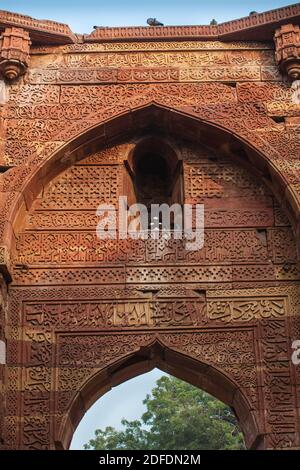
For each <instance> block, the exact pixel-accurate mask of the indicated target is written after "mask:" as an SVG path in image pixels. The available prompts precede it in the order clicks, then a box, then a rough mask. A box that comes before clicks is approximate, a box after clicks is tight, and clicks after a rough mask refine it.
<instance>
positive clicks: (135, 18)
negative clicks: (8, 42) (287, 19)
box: [0, 0, 297, 33]
mask: <svg viewBox="0 0 300 470" xmlns="http://www.w3.org/2000/svg"><path fill="white" fill-rule="evenodd" d="M293 3H297V2H293V0H290V1H286V2H285V1H280V0H264V1H257V0H255V1H254V0H253V1H241V0H234V1H224V0H210V1H209V2H203V1H200V0H184V1H183V0H84V1H82V0H69V1H63V0H51V1H44V2H41V0H30V1H28V0H26V1H25V0H4V1H1V0H0V9H2V10H9V11H15V12H18V13H24V14H27V15H30V16H34V17H35V18H41V19H52V20H56V21H60V22H62V23H67V24H69V26H70V27H71V29H72V30H73V31H74V32H76V33H89V32H91V31H92V28H93V26H94V25H97V26H122V25H123V26H132V25H145V24H146V19H147V18H149V17H155V18H158V19H159V20H160V21H162V22H163V23H164V24H166V25H176V24H208V23H209V22H210V21H211V19H212V18H215V19H216V20H217V21H219V22H223V21H228V20H232V19H236V18H240V17H243V16H247V15H248V14H249V12H250V11H253V10H255V11H258V12H262V11H266V10H272V9H274V8H279V7H282V6H285V5H290V4H293Z"/></svg>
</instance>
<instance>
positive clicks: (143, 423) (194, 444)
mask: <svg viewBox="0 0 300 470" xmlns="http://www.w3.org/2000/svg"><path fill="white" fill-rule="evenodd" d="M143 403H144V405H145V406H146V411H145V413H144V414H143V415H142V417H141V419H140V420H136V421H128V420H126V419H123V420H122V429H121V430H116V429H115V428H113V427H106V428H105V429H104V430H102V429H97V430H96V431H95V438H94V439H91V440H90V441H89V443H88V444H86V445H85V446H84V448H85V449H86V450H90V449H95V450H205V449H207V450H209V449H216V450H235V449H244V448H245V447H244V441H243V436H242V434H241V432H240V431H239V429H238V424H237V420H236V418H235V415H234V413H233V412H232V410H231V409H230V408H229V407H228V406H226V405H224V404H223V403H221V402H220V401H218V400H216V399H215V398H213V397H212V396H210V395H208V394H207V393H205V392H203V391H202V390H199V389H198V388H196V387H193V386H192V385H190V384H188V383H186V382H183V381H181V380H179V379H176V378H175V377H169V376H163V377H161V378H160V379H159V380H158V381H157V382H156V386H155V388H153V390H152V392H151V395H147V396H146V398H145V400H144V401H143Z"/></svg>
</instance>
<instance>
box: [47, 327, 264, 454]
mask: <svg viewBox="0 0 300 470" xmlns="http://www.w3.org/2000/svg"><path fill="white" fill-rule="evenodd" d="M212 335H214V333H213V332H212V331H211V332H209V334H207V335H206V334H204V337H205V339H204V341H199V339H200V338H199V336H198V337H197V335H193V333H187V334H186V335H185V337H184V338H183V341H182V343H181V344H180V342H179V341H178V334H176V333H166V332H163V333H161V334H156V333H155V332H152V333H150V334H149V335H148V336H147V338H146V337H145V336H144V337H143V339H142V342H143V346H140V341H141V338H140V336H139V335H124V336H123V338H122V339H121V344H124V345H126V347H125V351H124V354H123V355H122V356H119V355H118V354H119V353H117V354H114V353H115V351H112V353H111V357H110V360H109V361H108V363H107V364H106V365H105V367H102V368H101V369H99V370H97V371H96V372H93V373H92V374H90V375H89V376H88V374H89V372H87V374H86V376H87V377H88V378H87V379H85V380H84V379H83V381H82V385H81V389H80V391H78V392H77V393H76V395H74V397H73V400H72V402H70V403H69V408H68V410H67V413H66V414H65V415H64V419H62V420H61V419H60V417H58V418H57V421H56V434H55V446H56V448H57V449H66V448H68V447H69V444H70V441H71V439H72V436H73V433H74V431H75V429H76V427H77V425H78V424H79V421H80V420H81V418H82V417H83V415H84V413H85V412H86V411H87V410H88V409H89V408H90V406H92V405H93V404H94V403H95V401H96V400H98V399H99V398H100V397H101V396H102V395H104V394H105V393H107V392H108V391H109V390H110V389H111V388H112V387H116V386H117V385H120V384H121V383H122V382H124V381H126V380H130V379H132V378H134V377H136V376H138V375H141V374H144V373H147V372H149V371H151V370H152V369H154V368H159V369H160V370H162V371H163V372H166V373H169V374H171V375H173V376H175V377H177V378H179V379H181V380H185V381H187V382H189V383H191V384H192V385H194V386H196V387H199V388H201V389H202V390H205V391H206V392H207V393H210V394H213V395H214V396H216V397H217V398H218V399H219V400H221V401H223V402H224V403H226V404H227V405H228V406H231V407H232V408H234V410H235V413H236V414H237V417H238V420H239V423H240V426H241V430H242V431H243V433H244V435H245V441H246V444H247V446H248V447H249V448H251V447H253V448H258V447H259V445H261V444H262V442H261V441H260V440H262V441H263V436H262V435H260V430H261V429H260V427H259V425H258V424H257V422H256V418H257V417H258V415H257V412H256V411H255V409H254V408H255V406H253V401H252V399H251V398H250V399H249V397H247V396H246V394H247V391H246V394H245V393H244V392H243V391H242V390H241V389H240V387H239V385H238V384H237V383H236V382H235V381H234V380H233V378H232V377H230V376H229V375H228V373H227V372H226V371H224V370H222V369H218V368H217V367H218V365H217V367H214V366H212V365H209V364H208V363H205V362H203V359H204V358H206V357H205V356H207V355H206V354H203V358H201V360H200V359H199V358H200V355H199V356H198V358H196V357H195V356H191V355H189V354H188V353H187V350H186V347H185V346H186V344H185V343H186V340H187V339H188V340H189V341H191V342H192V343H193V344H194V345H195V346H196V345H197V344H198V345H199V347H202V351H204V350H205V346H207V345H208V344H209V343H210V341H211V339H212ZM246 335H247V333H246ZM229 336H230V335H229ZM101 338H102V341H103V342H104V343H107V344H108V343H110V342H111V341H112V338H111V337H109V336H102V337H101V336H100V337H98V342H99V344H100V342H101ZM86 339H87V338H86ZM224 339H225V338H224ZM228 340H229V343H228V342H226V345H228V344H230V341H231V339H230V338H229V337H228ZM225 341H226V339H225ZM129 343H131V347H130V346H129ZM172 343H174V344H172ZM200 344H201V346H200ZM174 345H175V346H174ZM241 347H242V344H241ZM126 349H128V351H126ZM232 353H233V351H230V352H229V353H228V351H227V354H228V357H230V355H231V354H232ZM240 353H241V354H242V355H244V356H245V354H247V352H246V351H240ZM82 361H83V362H82V363H84V357H82ZM214 362H215V364H217V357H216V356H214V357H211V358H210V364H212V363H214ZM242 362H243V359H241V363H242ZM58 380H65V377H60V378H59V379H58ZM58 400H60V398H59V397H58ZM62 402H64V400H63V397H62ZM60 411H63V407H62V408H61V409H60Z"/></svg>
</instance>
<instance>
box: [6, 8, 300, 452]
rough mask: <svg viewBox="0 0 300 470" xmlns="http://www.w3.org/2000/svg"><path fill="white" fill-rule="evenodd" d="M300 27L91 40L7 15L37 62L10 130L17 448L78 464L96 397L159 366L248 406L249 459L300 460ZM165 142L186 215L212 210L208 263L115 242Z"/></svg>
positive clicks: (9, 307) (10, 112)
mask: <svg viewBox="0 0 300 470" xmlns="http://www.w3.org/2000/svg"><path fill="white" fill-rule="evenodd" d="M298 13H299V7H298V6H292V7H288V8H283V9H282V10H278V11H277V10H275V11H273V12H270V13H269V14H264V13H262V14H257V15H251V16H250V17H249V18H246V19H243V20H237V21H235V22H230V23H227V24H221V25H218V26H191V27H189V26H187V27H171V26H170V27H162V28H154V29H153V28H146V27H145V28H140V27H134V28H104V29H103V28H96V29H95V31H94V32H93V33H92V34H90V35H84V36H82V37H81V36H80V42H78V37H77V36H75V35H73V33H72V32H71V31H70V30H69V28H68V27H67V26H66V25H62V24H59V23H54V22H48V21H40V22H38V21H36V20H33V19H31V18H29V17H24V16H22V15H16V14H10V13H7V14H6V13H5V12H3V13H2V14H1V15H2V17H3V18H4V19H5V18H6V21H7V24H8V25H9V24H10V22H11V21H13V22H14V25H17V27H18V28H19V30H23V29H24V30H25V31H28V35H29V36H30V37H31V39H32V40H33V43H34V44H33V47H32V49H31V50H30V69H29V70H28V72H27V74H26V77H25V78H24V80H18V81H15V82H13V83H11V85H10V87H9V101H8V102H7V103H6V104H5V106H2V109H1V116H0V158H1V165H2V166H3V167H7V166H9V167H12V168H10V169H9V170H8V171H7V172H5V173H3V174H2V175H1V178H0V185H1V191H0V192H1V197H0V211H1V218H0V219H1V220H0V233H1V236H2V239H3V240H2V243H3V246H2V247H1V253H3V260H2V261H3V263H2V264H1V268H2V271H1V272H3V274H4V276H6V278H9V276H8V275H7V273H8V272H9V270H10V268H9V266H8V264H9V263H8V258H9V257H8V253H9V254H10V259H11V264H12V268H11V274H12V285H11V286H10V288H9V291H8V295H7V293H6V288H5V287H6V286H5V285H4V284H3V286H2V287H3V288H2V289H1V305H0V339H1V340H2V339H5V341H6V343H7V365H6V366H5V369H6V370H5V373H4V367H2V366H1V365H0V403H1V405H0V448H1V446H2V448H5V449H6V448H7V449H19V448H21V449H49V448H50V449H54V448H56V447H59V448H67V447H68V445H69V441H70V438H71V435H72V432H73V429H74V428H75V427H76V425H77V421H76V419H77V418H78V419H80V418H81V416H82V414H83V410H84V409H86V408H87V407H88V406H89V405H90V404H91V403H92V402H93V401H94V400H95V399H96V398H97V396H98V395H97V396H96V395H94V394H93V393H94V391H95V390H97V393H99V394H100V393H102V392H103V391H105V390H107V389H108V388H109V387H110V386H111V385H114V384H115V383H119V382H118V381H121V380H124V379H125V378H128V377H129V375H130V374H132V375H134V374H137V373H140V372H141V367H142V365H145V364H146V365H147V367H152V366H153V367H160V366H161V367H163V368H165V369H166V370H167V371H169V372H170V373H174V374H175V375H176V374H177V375H179V376H182V378H184V379H186V380H190V381H191V382H193V383H195V384H196V385H198V386H200V387H203V388H204V389H205V390H207V391H208V392H210V393H212V394H215V395H218V397H219V398H220V399H221V400H223V401H225V402H226V403H228V404H229V405H230V406H232V407H233V408H234V409H235V412H236V414H237V416H238V419H239V422H240V424H241V427H242V429H243V431H244V433H245V438H246V443H247V446H248V447H253V448H278V449H282V448H299V447H300V430H299V422H300V408H299V404H300V385H299V384H300V372H299V367H298V368H297V367H296V366H294V365H293V364H292V362H291V356H292V350H291V344H292V341H294V340H299V339H300V336H299V335H300V321H299V318H300V317H299V304H300V268H299V263H298V253H297V242H298V237H299V233H300V230H299V225H298V226H297V224H298V222H299V220H300V218H299V212H300V205H299V200H300V199H299V194H300V181H299V174H300V173H299V171H300V167H299V162H298V153H299V145H300V132H299V109H298V108H299V107H297V105H296V104H295V103H294V102H293V97H294V95H293V90H292V89H291V87H290V84H289V83H287V82H285V81H283V79H282V75H281V72H284V73H285V72H287V73H290V75H291V74H293V73H294V72H293V70H294V69H295V61H294V58H295V57H296V55H297V37H298V36H297V34H298V29H297V27H296V26H293V27H292V28H290V27H288V28H287V26H286V24H285V27H281V25H282V23H287V21H288V22H290V21H292V18H293V15H294V16H295V17H297V15H298ZM281 16H282V17H281ZM282 20H284V21H282ZM258 25H260V27H259V28H258V29H257V31H258V34H257V41H252V40H249V37H250V36H251V39H253V37H256V36H255V34H256V33H255V31H256V30H255V28H256V27H258ZM280 27H281V29H278V28H280ZM22 28H23V29H22ZM286 28H287V29H289V28H290V29H291V31H292V33H293V34H292V35H291V36H288V35H287V29H286ZM275 29H277V30H278V31H277V36H276V41H277V42H276V45H277V50H276V53H277V54H276V57H275V55H274V46H273V42H272V39H273V36H274V34H275ZM250 30H251V33H250V32H249V31H250ZM217 31H218V34H217ZM253 31H254V33H253ZM248 34H249V35H250V36H249V35H248ZM25 36H26V37H27V33H26V34H25ZM25 36H24V38H23V39H25ZM224 37H225V38H226V41H223V39H224ZM203 38H204V39H205V40H204V39H203ZM133 39H134V40H133ZM206 39H209V40H206ZM28 40H29V37H28ZM37 43H38V45H37ZM292 43H293V49H292V50H291V49H289V47H288V44H292ZM27 45H28V42H27ZM289 58H292V59H293V60H291V61H289V60H288V59H289ZM276 60H277V61H278V63H279V64H280V66H281V71H280V70H279V68H278V66H277V64H276ZM297 60H298V59H297ZM25 62H26V66H27V58H26V61H25V60H24V64H25ZM287 62H289V64H287ZM290 65H291V67H290ZM296 65H297V64H296ZM296 68H297V67H296ZM294 71H295V70H294ZM149 134H150V135H151V136H153V137H154V140H155V139H156V137H157V135H158V134H159V139H157V141H159V142H160V141H162V140H164V141H165V142H166V144H167V145H168V146H170V148H172V151H174V154H176V156H177V158H178V161H180V162H181V163H182V183H183V184H182V185H183V194H184V201H183V202H186V203H190V204H195V203H199V204H204V207H205V234H204V235H205V237H204V247H203V248H201V249H198V250H196V251H188V250H187V248H186V245H185V242H184V241H181V240H175V239H173V238H171V239H169V240H160V241H157V240H152V239H147V240H131V239H130V240H112V239H109V240H106V241H103V240H102V241H101V240H99V239H98V238H97V237H96V234H95V228H96V225H97V223H98V218H97V216H96V209H97V207H98V205H99V204H100V203H106V204H111V205H113V206H115V207H117V206H118V198H119V196H121V195H127V191H128V188H127V186H128V185H127V179H126V175H127V173H126V170H125V165H124V161H128V162H131V158H132V156H133V155H134V150H135V147H136V145H137V142H139V139H141V138H143V137H144V136H145V135H149ZM148 150H149V151H150V156H151V155H152V154H151V152H153V151H154V150H153V148H150V147H149V149H148ZM162 152H163V150H162ZM149 158H150V157H149ZM37 183H38V184H37ZM36 191H39V194H36ZM194 222H195V221H194ZM1 279H2V278H1ZM3 282H4V281H3ZM128 371H129V372H128ZM2 377H4V378H5V382H3V380H2ZM95 393H96V392H95ZM97 393H96V394H97ZM73 420H74V421H73ZM1 439H3V444H1V442H2V441H1Z"/></svg>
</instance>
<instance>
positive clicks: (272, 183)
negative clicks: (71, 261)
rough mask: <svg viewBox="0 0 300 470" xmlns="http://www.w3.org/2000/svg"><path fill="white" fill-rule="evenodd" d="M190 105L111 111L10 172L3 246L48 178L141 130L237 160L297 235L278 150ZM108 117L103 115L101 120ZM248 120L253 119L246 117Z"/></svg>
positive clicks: (296, 207)
mask: <svg viewBox="0 0 300 470" xmlns="http://www.w3.org/2000/svg"><path fill="white" fill-rule="evenodd" d="M202 111H203V110H202V109H200V110H199V112H198V111H197V110H196V111H195V109H193V107H192V106H191V105H189V106H184V107H179V106H171V105H170V104H169V102H167V104H166V103H165V102H164V100H162V99H160V100H158V101H157V102H156V101H153V100H151V101H148V100H147V97H146V98H145V99H143V103H139V105H137V106H133V107H131V108H128V107H125V109H122V110H121V111H120V110H117V111H115V110H114V109H109V110H108V112H107V113H106V114H107V116H108V117H107V119H98V120H97V123H96V124H94V125H93V126H89V127H87V128H84V124H83V130H82V132H78V128H75V129H74V131H72V130H70V129H69V130H68V134H69V135H71V136H72V138H71V139H70V140H68V141H67V142H66V143H65V144H64V145H63V146H61V147H60V148H59V149H57V150H56V151H54V152H51V151H50V152H49V153H48V154H47V151H45V153H44V154H43V157H42V159H41V157H38V158H37V156H36V155H33V156H32V158H31V159H30V160H29V161H28V162H26V163H24V164H23V165H22V166H21V167H17V168H16V169H12V171H11V173H10V172H8V173H7V177H9V178H13V174H14V171H15V172H16V176H15V178H14V183H15V191H16V195H13V199H12V198H11V197H9V198H8V200H7V201H6V208H5V209H4V213H5V214H8V215H7V216H6V218H5V219H6V221H5V225H4V230H3V236H2V245H4V246H5V247H6V249H8V251H9V250H10V246H11V242H12V236H13V230H14V227H15V226H17V225H18V224H19V223H20V221H21V220H22V218H23V214H24V211H26V210H27V209H28V208H30V206H31V204H32V202H33V201H34V199H35V198H36V196H37V194H38V193H39V192H40V191H41V190H42V188H43V186H45V185H46V184H47V183H48V182H49V181H50V180H51V179H52V178H54V177H55V176H56V175H57V174H59V173H60V172H61V171H63V170H65V169H66V168H68V167H69V166H70V165H72V164H73V163H74V162H76V161H79V160H81V159H83V158H85V157H87V156H88V155H89V154H91V153H92V152H95V151H99V150H100V149H102V148H104V147H105V146H109V145H113V144H116V143H118V142H121V141H123V140H124V139H128V138H132V137H134V136H136V135H139V134H140V133H142V132H144V131H145V130H148V129H151V130H152V131H153V130H155V131H158V132H163V134H167V135H175V136H178V135H180V136H181V138H182V137H183V136H184V138H185V139H186V140H188V141H191V142H194V143H201V144H205V145H207V146H209V147H211V148H213V149H215V150H216V151H218V152H220V153H221V154H224V155H227V156H231V157H232V158H237V157H238V159H239V160H240V162H242V164H243V165H244V166H246V167H248V169H250V170H251V172H252V173H253V174H255V175H256V176H257V177H258V178H261V179H262V180H263V181H264V182H265V184H267V185H268V186H269V187H270V188H271V190H272V192H273V193H274V194H275V196H276V197H277V199H278V200H279V202H280V204H281V205H282V207H283V209H284V210H285V212H286V213H287V215H288V217H289V219H290V221H291V224H292V226H293V228H294V231H295V233H296V234H297V235H298V233H299V230H300V227H299V223H300V222H299V216H300V202H299V200H298V197H297V195H296V194H295V193H294V191H293V188H292V187H291V186H290V184H289V182H288V181H287V179H286V177H285V175H284V174H283V172H282V171H281V170H280V169H279V168H277V166H276V160H274V157H276V156H277V158H280V154H279V152H278V150H277V149H276V148H272V147H271V146H270V144H268V142H266V141H264V140H263V139H262V138H261V137H260V136H259V135H257V134H253V133H250V132H249V129H247V127H246V126H245V125H244V124H243V123H241V122H240V121H239V119H238V120H237V121H235V120H234V117H231V116H230V112H229V114H228V115H227V117H226V118H225V117H224V119H220V118H219V119H213V118H212V116H210V118H209V119H208V118H207V117H206V116H205V115H204V116H203V115H202V114H201V112H202ZM105 117H106V116H105ZM249 119H250V121H251V119H253V118H252V117H251V116H250V117H249Z"/></svg>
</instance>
